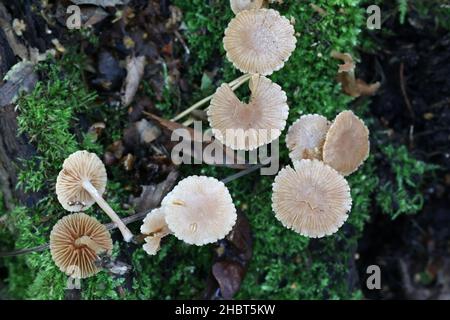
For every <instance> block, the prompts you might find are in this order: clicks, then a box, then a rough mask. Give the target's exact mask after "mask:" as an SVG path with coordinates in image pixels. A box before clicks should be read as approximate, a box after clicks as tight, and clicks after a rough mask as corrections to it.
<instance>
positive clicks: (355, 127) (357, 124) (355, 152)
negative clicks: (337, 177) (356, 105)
mask: <svg viewBox="0 0 450 320" xmlns="http://www.w3.org/2000/svg"><path fill="white" fill-rule="evenodd" d="M369 149H370V145H369V129H367V127H366V125H365V124H364V122H363V121H362V120H361V119H359V118H358V117H357V116H355V114H354V113H353V112H352V111H348V110H347V111H343V112H341V113H340V114H338V115H337V117H336V119H334V121H333V124H332V125H331V126H330V129H329V130H328V132H327V136H326V138H325V144H324V146H323V162H325V163H326V164H328V165H329V166H331V167H333V168H334V169H336V170H337V171H339V172H340V173H341V174H342V175H344V176H347V175H349V174H351V173H353V172H354V171H356V170H357V169H358V167H359V166H360V165H361V164H362V163H363V162H364V160H366V159H367V157H368V155H369Z"/></svg>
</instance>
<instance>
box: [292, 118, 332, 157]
mask: <svg viewBox="0 0 450 320" xmlns="http://www.w3.org/2000/svg"><path fill="white" fill-rule="evenodd" d="M329 127H330V124H329V122H328V120H327V118H325V117H323V116H320V115H318V114H307V115H304V116H301V117H300V119H298V120H297V121H295V122H294V123H293V124H292V125H291V126H290V127H289V130H288V133H287V135H286V145H287V147H288V149H289V151H290V152H289V157H290V158H291V160H292V161H294V160H301V159H318V160H322V147H323V143H324V142H325V136H326V134H327V131H328V128H329Z"/></svg>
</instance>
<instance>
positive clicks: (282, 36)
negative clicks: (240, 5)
mask: <svg viewBox="0 0 450 320" xmlns="http://www.w3.org/2000/svg"><path fill="white" fill-rule="evenodd" d="M294 34H295V30H294V27H293V26H292V25H291V24H290V22H289V20H288V19H286V18H285V17H283V16H281V15H280V13H279V12H278V11H276V10H273V9H254V10H245V11H242V12H239V13H238V14H237V15H236V17H235V18H233V19H232V20H231V21H230V23H229V25H228V27H227V29H226V30H225V37H224V38H223V45H224V48H225V51H226V52H227V58H228V60H230V61H231V62H232V63H233V65H234V66H235V67H236V68H237V69H239V70H241V71H242V72H244V73H259V74H262V75H270V74H272V73H273V72H274V71H277V70H279V69H281V68H282V67H283V66H284V63H285V62H286V61H287V60H288V59H289V57H290V56H291V54H292V52H293V51H294V49H295V44H296V42H297V39H296V38H295V35H294Z"/></svg>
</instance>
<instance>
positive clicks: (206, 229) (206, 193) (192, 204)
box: [161, 176, 237, 246]
mask: <svg viewBox="0 0 450 320" xmlns="http://www.w3.org/2000/svg"><path fill="white" fill-rule="evenodd" d="M161 206H162V209H163V210H164V213H165V215H166V222H167V225H168V227H169V229H170V230H171V231H172V232H173V233H174V235H175V236H176V237H177V238H178V239H180V240H183V241H184V242H186V243H189V244H194V245H198V246H201V245H204V244H207V243H212V242H215V241H217V240H219V239H222V238H224V237H225V236H226V235H227V234H228V233H229V232H230V231H231V229H232V228H233V226H234V224H235V223H236V218H237V215H236V208H235V207H234V204H233V200H232V199H231V195H230V193H229V192H228V189H227V187H226V186H225V185H224V184H223V183H222V182H220V181H219V180H217V179H215V178H212V177H206V176H190V177H187V178H185V179H183V180H181V181H180V182H179V183H178V184H177V185H176V186H175V188H174V189H173V190H172V191H171V192H170V193H169V194H168V195H167V196H166V197H165V198H164V199H163V201H162V205H161Z"/></svg>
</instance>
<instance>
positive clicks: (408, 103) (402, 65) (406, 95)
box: [400, 62, 416, 121]
mask: <svg viewBox="0 0 450 320" xmlns="http://www.w3.org/2000/svg"><path fill="white" fill-rule="evenodd" d="M404 69H405V65H404V64H403V62H402V63H401V64H400V88H401V89H402V94H403V98H404V99H405V103H406V107H407V108H408V111H409V114H410V115H411V119H412V120H413V121H414V120H415V118H416V115H415V114H414V111H413V108H412V105H411V102H410V101H409V98H408V94H407V93H406V85H405V76H404Z"/></svg>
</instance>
